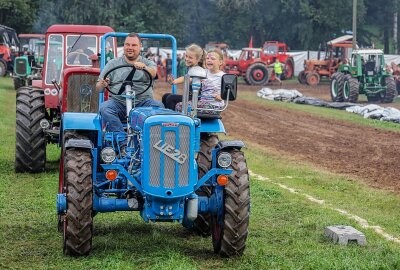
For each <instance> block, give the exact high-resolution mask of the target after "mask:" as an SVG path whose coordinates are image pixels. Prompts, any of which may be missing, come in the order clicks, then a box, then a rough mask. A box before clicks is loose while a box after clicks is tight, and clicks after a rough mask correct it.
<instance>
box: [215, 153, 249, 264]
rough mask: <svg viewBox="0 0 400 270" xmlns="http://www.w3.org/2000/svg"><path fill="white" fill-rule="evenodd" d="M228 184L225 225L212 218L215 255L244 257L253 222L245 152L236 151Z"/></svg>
mask: <svg viewBox="0 0 400 270" xmlns="http://www.w3.org/2000/svg"><path fill="white" fill-rule="evenodd" d="M229 152H230V154H231V155H232V165H231V166H230V167H229V169H232V170H233V172H232V173H231V174H230V175H229V183H228V184H227V185H226V186H225V189H224V215H223V217H222V224H218V222H217V217H216V216H213V218H212V240H213V247H214V252H215V253H217V254H219V255H220V256H222V257H231V256H237V255H239V256H240V255H242V254H243V251H244V249H245V247H246V240H247V235H248V233H249V232H248V227H249V218H250V184H249V171H248V169H247V164H246V159H245V157H244V154H243V152H241V151H239V150H236V149H233V150H231V151H229Z"/></svg>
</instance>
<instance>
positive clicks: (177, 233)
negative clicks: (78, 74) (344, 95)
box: [0, 78, 400, 269]
mask: <svg viewBox="0 0 400 270" xmlns="http://www.w3.org/2000/svg"><path fill="white" fill-rule="evenodd" d="M243 98H246V99H249V100H251V99H252V97H250V96H248V97H243ZM276 106H286V107H287V108H288V109H294V110H297V109H299V108H300V107H296V106H293V107H292V106H291V105H289V104H285V103H277V105H276ZM304 107H310V106H304ZM310 110H311V109H310ZM314 110H315V111H314ZM308 113H318V114H320V115H323V116H324V117H333V118H334V117H341V119H344V120H346V121H354V122H357V123H361V124H368V125H369V123H367V122H365V123H364V122H363V121H365V120H364V119H362V118H361V120H359V118H360V117H357V119H355V118H354V115H352V114H341V113H339V114H337V113H336V111H335V113H329V111H327V110H326V109H321V108H313V109H312V110H311V111H308ZM338 115H339V116H338ZM373 125H376V126H374V127H376V128H389V129H395V127H392V126H390V125H389V126H386V125H383V126H381V125H379V124H378V123H376V124H373ZM14 147H15V91H14V90H13V89H12V83H11V80H10V79H5V78H0V153H1V155H0V174H1V175H2V179H1V180H0V269H400V243H398V242H396V241H391V240H387V239H386V238H385V237H383V236H382V235H381V234H379V233H377V232H376V230H375V228H373V227H368V226H366V224H365V222H364V227H363V226H362V225H361V223H362V222H361V223H360V221H357V217H359V218H362V219H364V220H365V221H367V222H368V224H369V225H370V226H380V227H381V228H382V230H383V231H384V232H385V233H387V234H389V235H392V236H393V237H396V238H400V225H399V222H398V221H399V220H400V212H399V211H398V206H399V204H400V196H398V195H397V194H393V193H390V192H387V191H381V190H374V189H371V188H369V187H367V186H366V185H363V184H360V183H359V182H358V181H355V180H354V179H348V178H344V177H342V176H339V175H336V174H333V173H330V172H328V171H322V170H319V169H316V168H314V167H312V166H309V165H306V164H303V163H301V162H299V161H297V160H293V159H286V158H283V157H282V156H280V155H279V153H275V152H271V151H270V150H267V149H263V148H262V147H260V146H258V145H252V144H249V147H248V148H247V149H246V150H245V152H246V157H247V161H248V167H249V168H250V169H251V171H252V173H253V174H252V176H251V196H252V198H251V199H252V206H251V219H250V228H249V230H250V234H249V238H248V242H247V248H246V250H245V253H244V255H243V256H242V257H240V258H231V259H221V258H219V257H217V256H215V255H214V254H213V252H212V245H211V239H209V238H202V237H199V236H196V235H194V234H192V233H191V232H190V231H188V230H186V229H184V228H183V227H182V226H180V225H179V224H159V223H150V224H147V223H144V222H143V221H142V220H141V218H140V217H139V215H138V214H137V213H124V212H118V213H109V214H99V215H97V216H96V218H95V219H94V223H95V236H94V239H93V251H92V253H91V255H90V256H88V257H84V258H68V257H64V256H63V255H62V236H61V235H60V234H59V233H58V232H57V228H56V225H57V216H56V209H55V205H56V202H55V199H56V193H57V188H58V167H57V166H58V162H57V160H58V155H59V150H58V149H57V148H56V147H55V146H49V147H48V163H49V164H48V170H46V172H45V173H41V174H32V175H31V174H15V173H14V154H15V150H14ZM291 189H292V191H293V190H295V191H296V192H295V193H293V192H292V191H291ZM310 198H314V200H311V199H310ZM315 199H318V200H323V201H324V203H317V202H315V201H316V200H315ZM338 209H340V210H342V211H346V213H348V214H342V213H340V212H339V210H338ZM351 215H354V216H351ZM356 216H357V217H356ZM338 224H342V225H350V226H353V227H355V228H356V229H358V230H360V231H362V232H363V233H364V234H365V235H366V238H367V242H368V243H367V245H366V246H358V245H356V244H350V245H348V246H339V245H336V244H333V243H332V242H331V241H330V240H329V239H327V238H325V237H324V235H323V229H324V227H325V226H330V225H338Z"/></svg>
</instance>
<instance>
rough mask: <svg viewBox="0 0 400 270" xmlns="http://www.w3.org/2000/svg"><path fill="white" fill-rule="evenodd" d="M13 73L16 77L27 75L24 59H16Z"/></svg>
mask: <svg viewBox="0 0 400 270" xmlns="http://www.w3.org/2000/svg"><path fill="white" fill-rule="evenodd" d="M15 64H16V66H15V72H16V73H17V74H18V75H27V74H26V65H27V64H28V62H27V61H26V59H18V60H17V61H15Z"/></svg>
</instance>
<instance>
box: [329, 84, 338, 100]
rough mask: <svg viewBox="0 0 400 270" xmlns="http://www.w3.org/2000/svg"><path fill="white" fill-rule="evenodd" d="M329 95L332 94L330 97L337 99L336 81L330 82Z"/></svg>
mask: <svg viewBox="0 0 400 270" xmlns="http://www.w3.org/2000/svg"><path fill="white" fill-rule="evenodd" d="M331 93H332V96H334V97H337V93H338V89H337V81H336V80H333V81H332V86H331Z"/></svg>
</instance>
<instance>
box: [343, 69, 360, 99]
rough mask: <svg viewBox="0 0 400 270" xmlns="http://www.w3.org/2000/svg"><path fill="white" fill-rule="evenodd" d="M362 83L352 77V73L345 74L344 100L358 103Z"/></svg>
mask: <svg viewBox="0 0 400 270" xmlns="http://www.w3.org/2000/svg"><path fill="white" fill-rule="evenodd" d="M359 88H360V83H359V82H358V80H357V79H356V78H353V77H351V75H350V74H347V75H345V76H344V83H343V100H344V101H345V102H353V103H356V102H357V100H358V94H359Z"/></svg>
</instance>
